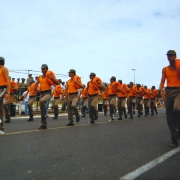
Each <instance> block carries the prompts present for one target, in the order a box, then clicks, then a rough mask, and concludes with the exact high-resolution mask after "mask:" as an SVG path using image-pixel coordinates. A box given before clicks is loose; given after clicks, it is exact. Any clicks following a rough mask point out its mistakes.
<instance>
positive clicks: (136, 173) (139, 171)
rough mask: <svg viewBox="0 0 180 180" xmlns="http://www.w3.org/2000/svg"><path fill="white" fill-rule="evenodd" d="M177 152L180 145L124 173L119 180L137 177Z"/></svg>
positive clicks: (179, 149)
mask: <svg viewBox="0 0 180 180" xmlns="http://www.w3.org/2000/svg"><path fill="white" fill-rule="evenodd" d="M178 152H180V147H177V148H175V149H173V150H172V151H169V152H167V153H166V154H164V155H162V156H160V157H158V158H157V159H155V160H153V161H151V162H149V163H147V164H145V165H143V166H141V167H140V168H138V169H136V170H135V171H133V172H130V173H128V174H126V175H125V176H123V177H121V178H119V180H133V179H135V178H137V177H139V176H140V175H142V174H143V173H145V172H147V171H149V170H150V169H152V168H154V167H155V166H157V165H159V164H160V163H162V162H164V161H165V160H167V159H169V158H170V157H172V156H173V155H175V154H177V153H178Z"/></svg>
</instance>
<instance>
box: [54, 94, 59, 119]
mask: <svg viewBox="0 0 180 180" xmlns="http://www.w3.org/2000/svg"><path fill="white" fill-rule="evenodd" d="M59 103H60V97H57V98H54V101H53V109H54V117H58V114H59V109H58V104H59Z"/></svg>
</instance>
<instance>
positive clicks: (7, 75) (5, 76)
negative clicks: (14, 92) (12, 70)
mask: <svg viewBox="0 0 180 180" xmlns="http://www.w3.org/2000/svg"><path fill="white" fill-rule="evenodd" d="M2 74H3V76H4V78H5V79H6V81H7V92H8V93H9V92H10V79H9V71H8V70H7V68H5V67H3V68H2Z"/></svg>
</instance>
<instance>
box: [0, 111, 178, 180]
mask: <svg viewBox="0 0 180 180" xmlns="http://www.w3.org/2000/svg"><path fill="white" fill-rule="evenodd" d="M108 120H109V117H108V116H103V114H99V119H98V121H97V123H96V124H95V125H90V124H88V121H89V119H88V117H86V118H81V121H80V123H78V124H75V126H74V127H66V126H65V125H66V124H67V122H68V120H67V116H62V117H59V119H58V120H52V118H49V119H48V130H44V131H39V130H38V127H39V126H40V118H36V119H35V120H34V122H27V119H13V120H12V123H10V124H5V128H6V135H4V136H1V137H0V141H1V146H0V152H1V153H0V167H1V168H0V179H3V180H6V179H8V180H11V179H12V180H16V179H18V180H20V179H23V180H24V179H28V180H29V179H35V180H36V179H37V180H39V179H43V180H46V179H47V180H49V179H50V180H51V179H52V180H55V179H57V180H59V179H61V180H65V179H66V180H67V179H68V180H71V179H72V180H76V179H79V180H86V179H88V180H91V179H92V180H98V179H103V180H104V179H105V180H106V179H107V180H111V179H113V180H118V179H119V178H120V177H122V176H124V175H126V174H127V173H129V172H132V171H134V170H135V169H137V168H139V167H141V166H143V165H144V164H146V163H148V162H150V161H152V160H154V159H156V158H158V157H159V156H161V155H163V154H165V153H167V152H169V151H171V150H172V148H170V147H169V143H170V134H169V130H168V127H167V124H166V119H165V114H164V110H159V114H158V115H156V116H153V117H150V116H149V117H146V118H145V117H141V118H134V119H133V120H123V121H118V120H116V121H115V122H109V121H108ZM179 160H180V153H177V154H176V155H174V156H173V157H171V158H169V159H168V160H167V161H165V162H163V163H161V164H160V165H158V166H156V167H155V168H153V169H151V170H149V171H148V172H146V173H144V174H142V175H141V176H139V177H138V178H137V179H168V180H169V179H180V161H179Z"/></svg>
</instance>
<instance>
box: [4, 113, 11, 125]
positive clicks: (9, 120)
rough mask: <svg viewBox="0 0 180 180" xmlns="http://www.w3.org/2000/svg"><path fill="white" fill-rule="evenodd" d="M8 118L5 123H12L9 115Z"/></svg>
mask: <svg viewBox="0 0 180 180" xmlns="http://www.w3.org/2000/svg"><path fill="white" fill-rule="evenodd" d="M6 118H7V120H6V121H4V123H10V122H11V118H10V115H9V114H7V115H6Z"/></svg>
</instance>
